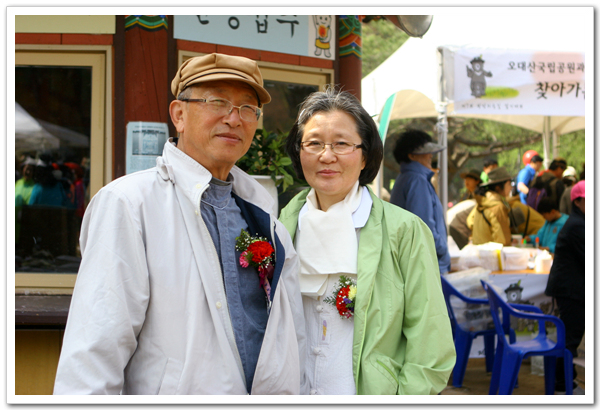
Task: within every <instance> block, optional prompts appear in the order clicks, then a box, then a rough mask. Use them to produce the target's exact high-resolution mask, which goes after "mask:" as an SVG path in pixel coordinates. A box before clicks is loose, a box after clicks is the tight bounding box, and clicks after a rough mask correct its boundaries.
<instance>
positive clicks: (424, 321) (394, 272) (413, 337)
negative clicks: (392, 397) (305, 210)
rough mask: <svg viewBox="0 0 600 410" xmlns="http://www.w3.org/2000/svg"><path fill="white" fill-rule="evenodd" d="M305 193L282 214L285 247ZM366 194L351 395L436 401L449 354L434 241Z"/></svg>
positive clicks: (407, 216) (414, 221)
mask: <svg viewBox="0 0 600 410" xmlns="http://www.w3.org/2000/svg"><path fill="white" fill-rule="evenodd" d="M308 192H309V191H308V190H305V191H303V192H301V193H300V194H298V195H297V196H296V197H295V198H293V199H292V200H291V201H290V203H289V204H288V205H287V206H286V207H285V208H284V209H283V210H282V211H281V216H280V217H279V220H280V221H281V222H282V223H283V224H284V225H285V227H286V228H287V230H288V231H289V232H290V235H291V236H292V240H293V239H294V238H295V235H296V228H297V226H298V214H299V212H300V209H301V208H302V206H303V205H304V203H305V202H306V195H307V194H308ZM369 192H370V193H371V197H372V198H373V207H372V209H371V215H370V216H369V220H368V221H367V224H366V225H365V226H364V227H363V228H362V229H361V231H360V241H359V246H358V280H357V294H356V305H355V308H354V341H353V346H354V347H353V352H352V365H353V370H354V381H355V383H356V391H357V393H358V394H437V393H439V392H440V391H441V390H442V389H443V388H444V387H446V385H447V383H448V378H449V377H450V373H451V372H452V369H453V368H454V363H455V360H456V353H455V350H454V342H453V340H452V329H451V327H450V319H449V318H448V311H447V309H446V305H445V302H444V296H443V294H442V287H441V281H440V273H439V268H438V263H437V257H436V253H435V245H434V243H433V235H432V234H431V231H430V230H429V228H428V227H427V225H425V223H424V222H423V221H422V220H421V219H419V217H417V216H416V215H414V214H412V213H410V212H408V211H405V210H403V209H402V208H400V207H397V206H395V205H392V204H389V203H387V202H383V201H382V200H380V199H379V198H377V197H376V196H375V195H373V193H372V192H371V191H370V190H369ZM300 257H302V255H300Z"/></svg>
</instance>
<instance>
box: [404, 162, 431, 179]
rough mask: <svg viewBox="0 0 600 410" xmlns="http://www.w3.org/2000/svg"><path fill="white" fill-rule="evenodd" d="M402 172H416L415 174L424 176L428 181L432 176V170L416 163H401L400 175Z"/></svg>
mask: <svg viewBox="0 0 600 410" xmlns="http://www.w3.org/2000/svg"><path fill="white" fill-rule="evenodd" d="M402 172H416V173H417V174H422V175H424V176H425V177H426V178H427V179H428V180H429V179H431V177H432V176H433V174H434V172H433V171H432V170H430V169H429V168H427V167H426V166H425V165H423V164H421V163H419V162H417V161H410V162H403V163H402V164H400V173H402Z"/></svg>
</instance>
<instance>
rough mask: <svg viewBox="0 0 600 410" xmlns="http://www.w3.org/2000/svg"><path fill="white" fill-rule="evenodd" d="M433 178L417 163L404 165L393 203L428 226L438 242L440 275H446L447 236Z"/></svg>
mask: <svg viewBox="0 0 600 410" xmlns="http://www.w3.org/2000/svg"><path fill="white" fill-rule="evenodd" d="M432 176H433V171H432V170H430V169H429V168H427V167H426V166H424V165H422V164H420V163H418V162H416V161H411V162H408V163H406V162H404V163H402V164H401V165H400V174H399V175H398V178H397V179H396V182H395V184H394V188H393V189H392V193H391V196H390V202H391V203H392V204H394V205H398V206H399V207H401V208H404V209H406V210H407V211H409V212H412V213H413V214H415V215H417V216H418V217H419V218H421V219H422V220H423V222H425V223H426V224H427V226H428V227H429V229H430V230H431V233H432V234H433V240H434V241H435V251H436V253H437V258H438V264H439V267H440V273H445V272H449V271H450V253H449V252H448V233H447V231H446V222H445V220H444V211H443V208H442V203H441V202H440V199H439V198H438V196H437V194H436V193H435V189H433V185H431V182H430V180H431V177H432Z"/></svg>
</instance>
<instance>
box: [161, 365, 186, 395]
mask: <svg viewBox="0 0 600 410" xmlns="http://www.w3.org/2000/svg"><path fill="white" fill-rule="evenodd" d="M182 370H183V362H181V361H180V360H176V359H168V360H167V364H166V365H165V369H164V371H163V375H162V377H161V381H160V387H159V390H158V394H177V388H178V387H179V379H180V378H181V371H182Z"/></svg>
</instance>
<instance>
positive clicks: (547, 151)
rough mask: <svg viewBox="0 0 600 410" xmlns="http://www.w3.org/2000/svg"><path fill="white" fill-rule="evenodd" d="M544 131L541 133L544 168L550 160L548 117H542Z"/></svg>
mask: <svg viewBox="0 0 600 410" xmlns="http://www.w3.org/2000/svg"><path fill="white" fill-rule="evenodd" d="M543 130H544V133H543V134H542V140H543V143H544V168H546V169H548V167H549V166H550V163H551V162H552V160H551V159H550V158H551V155H550V133H551V131H550V117H548V116H546V117H544V129H543Z"/></svg>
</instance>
